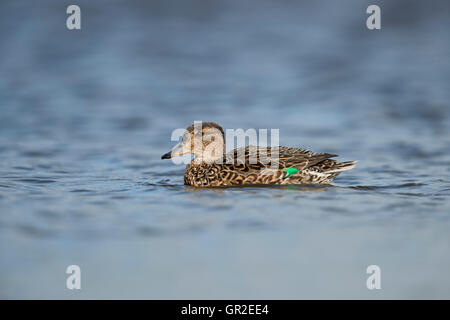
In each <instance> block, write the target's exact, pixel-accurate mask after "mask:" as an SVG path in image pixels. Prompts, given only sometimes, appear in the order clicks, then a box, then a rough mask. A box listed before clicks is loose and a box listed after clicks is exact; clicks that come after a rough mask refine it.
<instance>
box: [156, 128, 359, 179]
mask: <svg viewBox="0 0 450 320" xmlns="http://www.w3.org/2000/svg"><path fill="white" fill-rule="evenodd" d="M185 153H191V154H193V155H194V159H193V160H192V161H191V163H190V164H188V165H187V166H186V171H185V173H184V183H185V184H186V185H190V186H194V187H219V186H238V185H241V186H244V185H270V184H276V185H280V184H282V185H284V184H328V183H330V182H331V181H332V180H333V179H334V178H335V177H336V176H337V175H339V174H340V173H341V172H342V171H345V170H349V169H352V168H353V167H354V166H355V163H356V162H355V161H346V162H337V161H336V160H332V159H330V158H333V157H336V156H337V155H335V154H330V153H314V152H311V151H309V150H306V149H298V148H290V147H255V146H248V147H242V148H237V149H234V150H232V151H230V152H228V153H225V135H224V131H223V129H222V127H221V126H219V125H218V124H217V123H215V122H196V123H194V124H192V125H190V126H189V127H188V128H187V129H186V131H185V133H184V135H183V138H182V140H181V142H180V143H179V144H178V145H176V146H175V147H174V148H173V149H172V151H170V152H168V153H166V154H164V155H163V156H162V157H161V159H170V158H173V157H177V156H180V155H182V154H185Z"/></svg>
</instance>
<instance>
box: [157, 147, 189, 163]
mask: <svg viewBox="0 0 450 320" xmlns="http://www.w3.org/2000/svg"><path fill="white" fill-rule="evenodd" d="M185 153H188V151H185V150H184V147H183V145H182V144H181V143H179V144H177V145H176V146H175V147H174V148H173V149H172V151H169V152H167V153H165V154H163V155H162V156H161V159H171V158H175V157H178V156H181V155H183V154H185Z"/></svg>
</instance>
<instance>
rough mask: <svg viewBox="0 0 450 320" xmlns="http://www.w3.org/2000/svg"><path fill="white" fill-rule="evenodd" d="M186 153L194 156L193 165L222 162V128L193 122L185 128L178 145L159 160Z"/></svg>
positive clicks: (212, 123) (223, 148)
mask: <svg viewBox="0 0 450 320" xmlns="http://www.w3.org/2000/svg"><path fill="white" fill-rule="evenodd" d="M186 153H190V154H193V155H194V157H195V158H194V163H202V162H206V163H213V162H217V161H222V159H223V155H224V153H225V135H224V131H223V129H222V127H221V126H219V125H218V124H217V123H215V122H202V121H196V122H194V123H193V124H191V125H190V126H189V127H187V128H186V130H185V132H184V134H183V138H182V139H181V141H180V143H178V144H177V145H176V146H175V147H173V149H172V150H171V151H169V152H167V153H165V154H163V155H162V156H161V159H170V158H174V157H178V156H181V155H183V154H186Z"/></svg>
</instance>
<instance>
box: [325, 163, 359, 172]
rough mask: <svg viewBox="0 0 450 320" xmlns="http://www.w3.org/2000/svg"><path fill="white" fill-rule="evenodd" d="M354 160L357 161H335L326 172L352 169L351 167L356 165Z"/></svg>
mask: <svg viewBox="0 0 450 320" xmlns="http://www.w3.org/2000/svg"><path fill="white" fill-rule="evenodd" d="M356 162H357V161H344V162H337V163H336V164H335V165H334V166H333V167H331V168H330V170H327V171H326V173H334V172H342V171H346V170H350V169H353V167H354V166H355V165H356Z"/></svg>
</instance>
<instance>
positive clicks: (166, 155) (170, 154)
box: [161, 151, 172, 159]
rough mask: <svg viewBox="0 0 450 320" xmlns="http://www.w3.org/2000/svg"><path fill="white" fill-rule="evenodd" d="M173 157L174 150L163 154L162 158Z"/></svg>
mask: <svg viewBox="0 0 450 320" xmlns="http://www.w3.org/2000/svg"><path fill="white" fill-rule="evenodd" d="M170 158H172V151H169V152H167V153H165V154H163V155H162V156H161V159H170Z"/></svg>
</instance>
